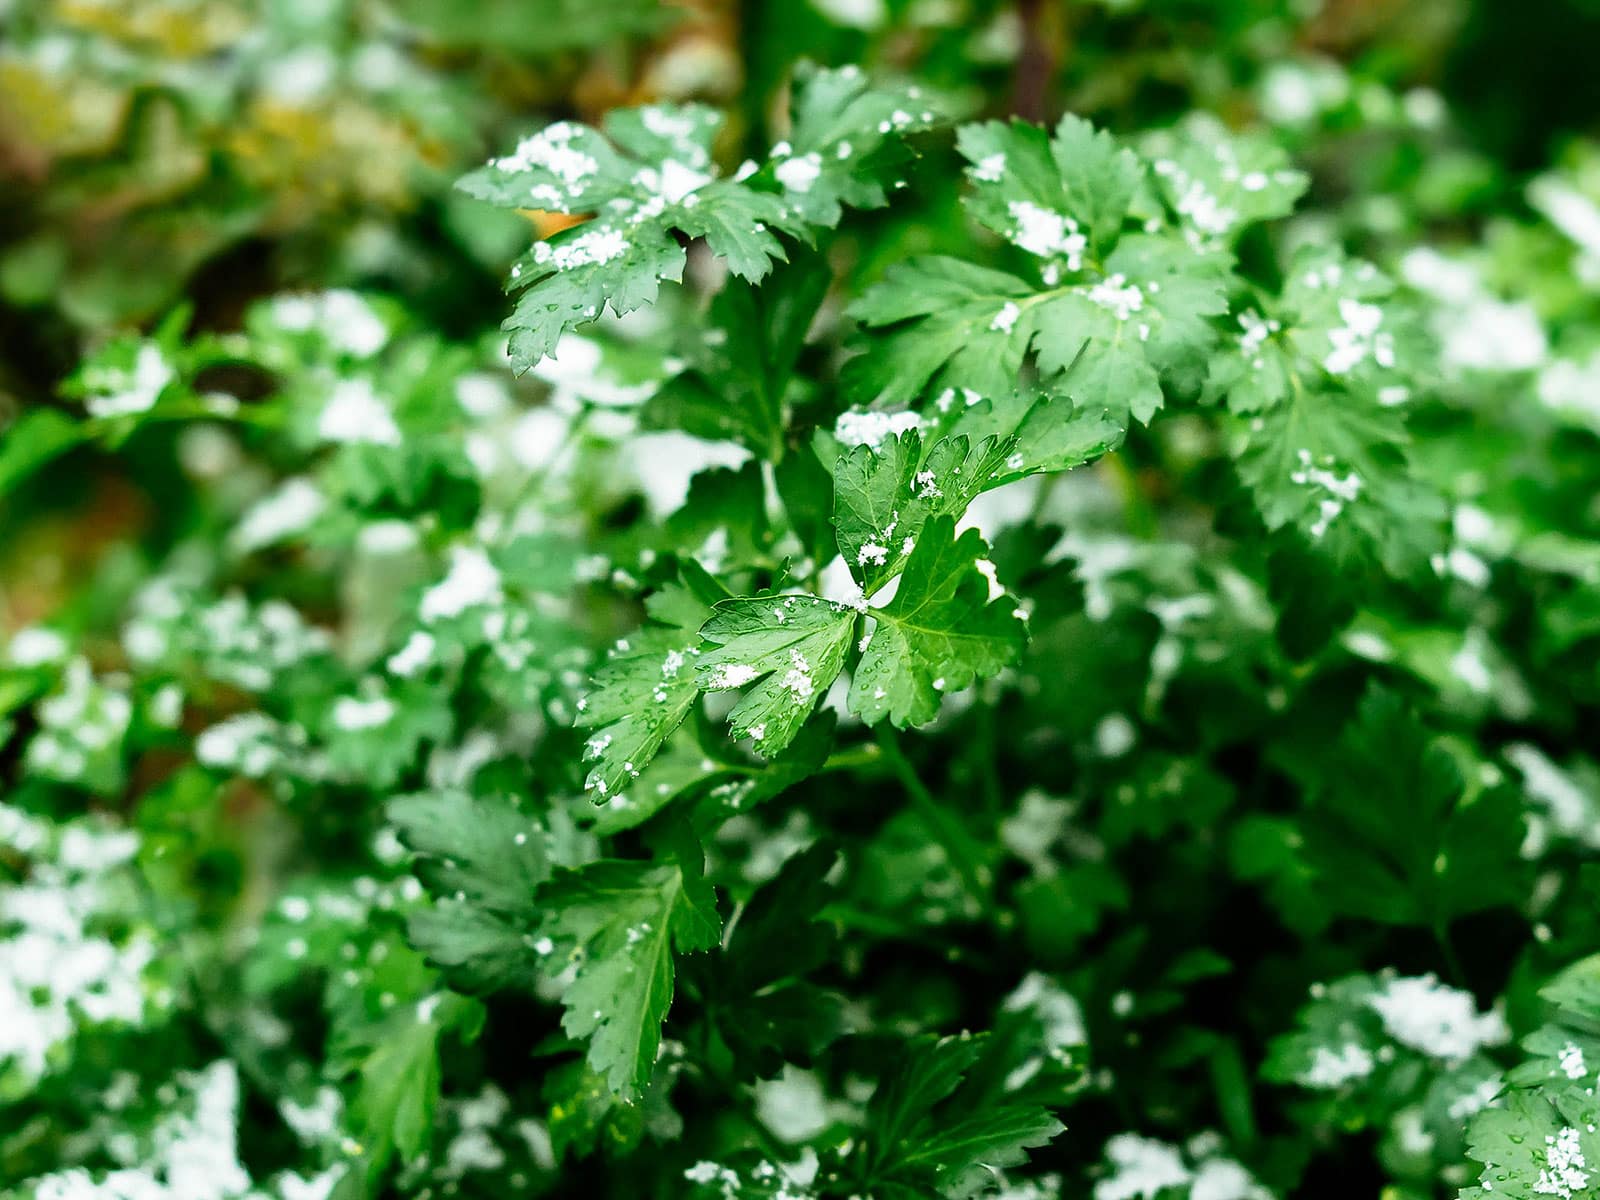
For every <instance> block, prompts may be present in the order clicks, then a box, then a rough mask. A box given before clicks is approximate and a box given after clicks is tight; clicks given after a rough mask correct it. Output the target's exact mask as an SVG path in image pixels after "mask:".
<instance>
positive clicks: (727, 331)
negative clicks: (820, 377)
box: [641, 253, 832, 461]
mask: <svg viewBox="0 0 1600 1200" xmlns="http://www.w3.org/2000/svg"><path fill="white" fill-rule="evenodd" d="M831 281H832V274H831V272H829V270H828V267H827V263H826V261H825V260H824V259H823V258H822V256H821V255H818V254H814V253H801V254H798V255H796V256H795V257H794V258H793V259H792V260H791V261H790V262H789V264H788V265H787V266H784V267H781V268H779V269H778V270H777V271H775V272H774V273H773V274H772V275H771V277H769V278H768V279H766V280H764V281H763V282H762V284H761V286H760V287H756V286H754V285H753V284H750V283H746V282H744V281H743V280H739V279H732V280H729V281H728V283H727V284H726V285H725V286H724V287H723V289H722V290H721V291H720V292H718V293H717V295H716V296H715V297H714V298H713V299H712V301H711V308H710V312H709V313H708V314H707V322H706V327H705V328H697V329H696V330H695V331H694V334H693V337H692V339H691V340H690V342H689V344H688V345H687V346H686V347H685V351H686V352H685V354H684V358H685V360H686V362H687V363H688V366H687V367H686V369H685V370H683V371H682V372H680V373H679V374H677V375H675V376H673V378H671V379H670V380H668V381H667V383H665V384H664V385H663V386H662V388H661V390H660V391H659V392H657V393H656V394H655V395H654V396H652V397H651V398H650V400H649V401H648V402H647V403H646V405H645V407H644V411H643V413H642V414H641V420H642V421H643V422H644V424H645V425H646V426H648V427H651V428H656V429H681V430H683V431H684V432H685V433H691V434H693V435H694V436H696V437H700V438H705V439H707V440H708V441H731V442H738V443H739V444H740V445H743V446H745V447H747V448H748V449H750V450H751V451H752V452H754V453H756V454H759V455H762V456H764V457H766V458H768V459H771V460H773V461H777V460H778V459H780V458H782V457H783V453H784V431H785V429H786V428H787V426H788V422H789V404H788V397H787V393H788V387H789V382H790V379H791V377H792V376H793V374H794V369H795V362H796V359H797V358H798V357H799V355H800V351H801V348H802V347H803V345H804V343H805V336H806V331H807V330H808V329H809V328H810V326H811V322H812V321H813V319H814V318H815V317H816V313H817V307H818V305H820V304H821V303H822V298H823V296H824V294H825V293H826V292H827V290H828V285H829V283H830V282H831Z"/></svg>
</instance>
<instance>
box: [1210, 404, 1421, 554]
mask: <svg viewBox="0 0 1600 1200" xmlns="http://www.w3.org/2000/svg"><path fill="white" fill-rule="evenodd" d="M1408 440H1409V438H1408V436H1407V433H1406V429H1405V425H1404V423H1403V422H1402V421H1401V419H1400V417H1399V416H1398V414H1397V413H1395V412H1394V410H1392V409H1388V408H1383V407H1381V406H1379V405H1377V404H1375V403H1372V402H1370V401H1368V400H1366V399H1365V398H1363V397H1362V396H1360V395H1359V394H1355V393H1350V392H1344V391H1338V390H1335V389H1333V388H1331V387H1330V388H1327V389H1326V390H1316V391H1311V390H1305V389H1300V390H1298V391H1296V392H1295V393H1294V396H1293V398H1292V399H1291V400H1290V401H1289V402H1288V403H1285V404H1281V405H1279V406H1278V407H1276V408H1274V409H1272V410H1271V411H1269V412H1265V413H1260V414H1258V415H1256V416H1253V417H1251V418H1249V419H1248V421H1245V420H1243V419H1241V420H1239V421H1237V422H1235V424H1234V427H1233V452H1234V456H1235V458H1236V461H1237V463H1238V469H1239V476H1240V478H1241V479H1243V480H1244V483H1245V485H1246V486H1247V487H1248V488H1249V489H1250V493H1251V496H1252V498H1253V499H1254V500H1255V504H1256V507H1257V509H1258V510H1259V511H1260V513H1261V519H1262V520H1263V521H1264V522H1265V523H1266V525H1267V528H1268V529H1281V528H1283V527H1284V526H1286V525H1293V526H1294V527H1295V528H1297V529H1298V530H1299V531H1300V532H1301V534H1302V535H1304V537H1305V538H1306V539H1307V540H1308V542H1309V543H1310V544H1312V545H1313V546H1318V547H1320V548H1321V549H1322V550H1323V551H1324V552H1325V553H1327V554H1329V555H1331V556H1332V557H1334V558H1336V559H1343V558H1348V559H1355V560H1360V559H1364V558H1376V559H1378V560H1379V561H1381V562H1383V563H1384V564H1385V565H1387V566H1388V567H1389V568H1390V569H1391V570H1394V571H1396V572H1398V573H1408V574H1417V573H1419V572H1420V571H1421V570H1422V569H1423V568H1424V567H1425V566H1426V564H1427V563H1428V561H1429V560H1430V559H1431V558H1432V556H1433V555H1434V554H1435V553H1438V552H1440V551H1441V550H1442V548H1443V534H1444V529H1443V525H1444V517H1445V506H1444V502H1443V499H1442V498H1441V497H1440V496H1439V495H1438V493H1437V492H1436V491H1434V490H1433V489H1432V488H1431V487H1429V486H1428V485H1427V484H1425V483H1424V482H1422V481H1421V480H1420V479H1417V478H1415V477H1414V476H1413V474H1412V472H1411V467H1410V462H1409V459H1408V456H1407V454H1406V449H1405V447H1406V444H1407V442H1408Z"/></svg>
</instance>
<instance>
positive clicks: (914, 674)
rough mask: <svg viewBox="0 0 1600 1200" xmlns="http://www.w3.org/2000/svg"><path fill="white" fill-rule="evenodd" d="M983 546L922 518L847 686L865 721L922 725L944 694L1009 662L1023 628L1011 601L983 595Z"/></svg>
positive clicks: (947, 522) (975, 537) (940, 520)
mask: <svg viewBox="0 0 1600 1200" xmlns="http://www.w3.org/2000/svg"><path fill="white" fill-rule="evenodd" d="M988 549H989V548H988V546H987V545H986V544H985V543H984V540H983V538H982V537H981V536H980V535H979V534H978V531H977V530H975V529H969V530H967V531H966V532H965V533H963V534H962V535H961V536H960V537H959V538H958V537H956V536H955V520H954V519H953V518H952V517H950V516H949V515H941V516H938V517H935V518H934V519H933V520H931V521H929V522H928V524H927V526H926V527H925V528H924V529H923V530H922V534H921V536H920V537H919V538H918V540H917V545H916V548H915V549H914V550H913V551H912V553H911V556H910V558H909V559H908V561H907V562H906V565H905V575H904V576H903V577H902V578H901V580H900V588H899V590H898V591H897V592H896V593H895V596H894V599H893V600H891V601H889V603H888V604H886V605H884V606H883V607H882V608H875V609H872V610H870V614H869V615H870V616H871V618H872V620H873V622H874V628H873V631H872V640H871V642H870V643H868V645H867V649H866V652H865V654H864V655H863V656H862V659H861V665H860V666H859V667H858V668H857V669H856V673H855V678H854V680H853V681H852V683H851V687H850V709H851V711H852V712H854V713H856V714H858V715H859V716H860V717H861V719H862V720H863V721H865V722H866V723H867V724H868V725H875V724H877V723H878V722H879V721H881V720H883V718H885V717H888V718H889V720H890V721H892V722H893V723H894V724H895V725H897V726H899V727H901V728H904V727H906V726H908V725H923V724H926V723H927V722H929V721H931V720H933V718H934V717H935V716H937V715H938V712H939V705H940V703H941V701H942V699H943V696H944V694H945V693H948V692H954V691H959V690H961V689H962V688H964V687H967V686H969V685H970V684H971V683H973V682H974V681H975V680H978V679H987V678H989V677H990V676H993V675H995V674H997V673H998V672H999V671H1000V670H1001V669H1002V668H1004V667H1006V666H1008V665H1010V664H1011V663H1013V662H1015V661H1016V658H1017V655H1018V654H1019V653H1020V652H1021V650H1022V645H1023V643H1024V641H1025V640H1026V637H1027V633H1026V627H1025V626H1024V625H1023V623H1022V621H1021V620H1020V619H1019V618H1018V617H1017V616H1016V607H1017V605H1016V602H1015V601H1014V600H1012V599H1010V598H1009V597H1007V596H1006V595H1005V594H1004V593H1003V592H1002V593H1001V595H1000V596H999V597H998V598H997V599H994V600H991V599H990V594H991V590H990V585H989V580H988V578H987V576H986V575H985V573H984V572H983V570H982V569H981V568H980V566H979V563H980V562H981V561H982V560H984V558H985V556H986V555H987V554H988Z"/></svg>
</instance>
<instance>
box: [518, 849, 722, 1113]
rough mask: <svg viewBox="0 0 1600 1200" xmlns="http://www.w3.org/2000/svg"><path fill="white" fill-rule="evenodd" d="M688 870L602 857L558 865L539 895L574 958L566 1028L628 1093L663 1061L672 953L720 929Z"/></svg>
mask: <svg viewBox="0 0 1600 1200" xmlns="http://www.w3.org/2000/svg"><path fill="white" fill-rule="evenodd" d="M688 872H689V868H686V867H685V866H683V865H682V864H680V863H671V864H667V865H652V864H649V863H638V862H621V861H600V862H593V863H589V864H588V865H587V866H584V867H582V868H580V869H578V870H576V871H565V872H562V873H560V874H558V875H557V877H556V878H555V880H554V881H553V882H552V883H551V884H550V886H549V887H548V888H547V889H546V890H545V892H544V893H543V894H542V895H541V898H540V902H541V904H542V905H543V906H544V908H545V911H546V917H545V921H544V925H543V930H544V932H545V934H546V935H547V936H548V937H550V938H551V939H553V940H554V942H555V943H556V947H557V954H558V955H564V958H563V959H560V960H558V961H565V960H570V961H571V963H572V971H573V975H572V979H571V982H570V983H568V984H567V985H566V987H565V989H564V991H563V992H562V996H561V1002H562V1005H563V1007H564V1008H565V1010H566V1012H565V1015H564V1016H563V1017H562V1022H561V1025H562V1028H563V1029H565V1030H566V1032H567V1033H568V1034H569V1035H570V1036H572V1037H575V1038H584V1039H587V1040H588V1043H589V1049H588V1062H589V1065H590V1066H591V1067H593V1068H594V1070H595V1071H596V1072H598V1073H599V1074H601V1075H603V1076H604V1077H605V1079H606V1083H607V1084H608V1086H609V1087H610V1088H611V1090H612V1091H613V1092H615V1093H617V1094H618V1095H620V1096H622V1097H623V1098H624V1099H629V1098H634V1097H637V1096H638V1095H639V1094H640V1093H641V1092H642V1091H643V1089H644V1087H645V1086H646V1084H648V1083H649V1081H650V1076H651V1073H652V1072H653V1070H654V1068H655V1062H656V1052H657V1050H658V1049H659V1048H660V1045H661V1023H662V1021H663V1020H664V1019H665V1017H666V1014H667V1010H668V1008H670V1007H671V1005H672V992H673V954H674V953H679V954H682V953H686V952H688V951H693V950H705V949H708V948H710V947H711V946H714V945H715V944H716V941H717V937H718V934H719V932H720V929H721V921H720V919H719V918H718V916H717V913H716V910H715V908H708V907H707V905H706V901H705V899H704V896H703V894H702V890H701V888H700V887H698V886H696V884H697V880H695V879H692V878H690V877H689V874H688Z"/></svg>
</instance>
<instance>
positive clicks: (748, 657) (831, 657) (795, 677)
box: [696, 595, 858, 757]
mask: <svg viewBox="0 0 1600 1200" xmlns="http://www.w3.org/2000/svg"><path fill="white" fill-rule="evenodd" d="M857 616H858V613H857V610H856V609H854V608H851V607H850V606H849V605H845V604H835V603H833V602H832V601H828V600H820V599H818V598H817V597H815V596H783V595H773V596H750V597H744V598H741V599H737V600H724V601H722V602H721V603H720V604H718V605H717V606H716V608H715V610H714V611H713V613H712V615H711V619H710V620H708V621H707V622H706V623H705V624H704V625H703V626H701V629H700V636H701V637H702V638H703V639H705V641H706V642H708V643H710V646H711V648H710V649H708V650H706V651H705V652H704V653H703V654H702V655H701V656H700V659H699V662H698V665H697V668H696V669H697V671H698V674H699V679H700V684H701V686H702V687H704V688H705V689H706V690H707V691H729V690H732V689H734V688H741V687H744V686H746V685H747V684H754V686H753V687H751V688H750V690H749V691H748V692H746V693H745V695H744V696H743V698H742V699H740V701H739V702H738V703H737V704H736V705H734V706H733V709H732V711H731V712H729V713H728V724H729V726H730V727H731V729H732V731H733V735H734V737H736V738H746V737H747V738H750V739H751V740H752V741H753V742H755V743H756V745H757V746H758V747H759V748H760V750H761V752H762V754H764V755H767V756H769V757H770V756H772V755H774V754H777V753H778V752H779V751H781V750H782V749H783V748H784V747H786V746H787V745H788V744H789V743H790V742H791V741H793V740H794V737H795V735H796V734H797V733H799V732H800V727H801V726H802V725H804V724H805V721H806V718H807V717H809V716H810V715H811V712H812V710H813V709H814V708H816V706H817V704H818V703H820V702H821V700H822V698H823V696H825V695H826V694H827V692H828V689H829V688H830V687H831V686H832V685H833V681H834V680H835V679H836V678H837V677H838V675H839V672H840V671H841V670H842V669H843V667H844V657H845V654H846V652H847V651H848V650H849V649H850V643H851V641H852V640H853V638H854V635H855V628H856V619H857Z"/></svg>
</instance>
